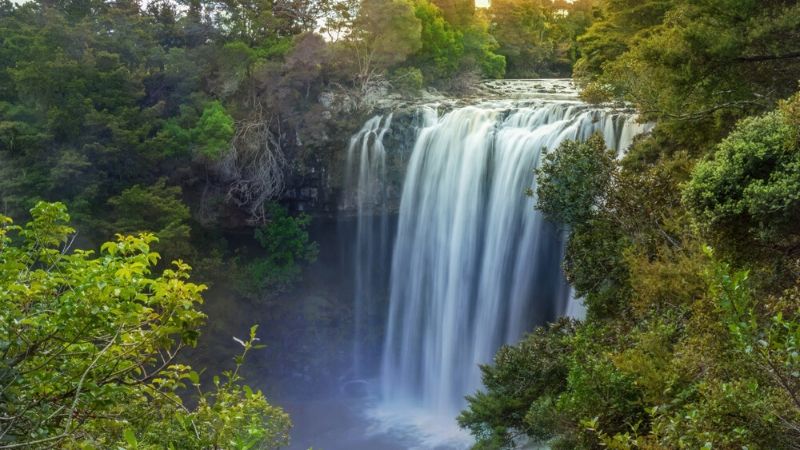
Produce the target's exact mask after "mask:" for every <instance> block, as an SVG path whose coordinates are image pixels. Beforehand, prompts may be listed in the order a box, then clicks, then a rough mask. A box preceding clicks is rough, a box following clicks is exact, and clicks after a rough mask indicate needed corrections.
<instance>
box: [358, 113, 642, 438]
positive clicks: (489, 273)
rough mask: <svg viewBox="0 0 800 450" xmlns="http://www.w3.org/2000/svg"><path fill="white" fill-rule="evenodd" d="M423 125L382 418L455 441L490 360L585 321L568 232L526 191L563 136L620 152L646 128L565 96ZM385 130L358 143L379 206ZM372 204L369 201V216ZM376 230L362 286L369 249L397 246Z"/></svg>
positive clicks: (404, 216)
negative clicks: (524, 341) (596, 137)
mask: <svg viewBox="0 0 800 450" xmlns="http://www.w3.org/2000/svg"><path fill="white" fill-rule="evenodd" d="M423 115H424V116H425V117H426V120H425V121H424V122H423V123H424V124H425V125H424V126H423V128H422V129H421V130H420V131H419V132H418V134H417V139H416V142H415V144H414V149H413V152H412V154H411V157H410V160H409V162H408V167H407V169H406V170H407V171H406V175H405V181H404V184H403V191H402V197H401V202H400V209H399V217H398V219H397V220H398V224H397V236H396V238H395V242H394V253H393V255H392V263H391V275H390V279H389V285H388V293H389V311H388V321H387V323H386V335H385V341H384V349H383V356H382V360H381V375H380V380H379V381H380V386H381V389H380V391H381V405H380V407H379V408H378V409H377V414H378V415H379V416H381V417H384V418H389V419H390V422H395V423H400V422H402V420H401V419H400V416H403V415H405V416H406V417H407V419H408V420H407V421H406V422H405V423H406V424H411V425H412V426H414V427H417V428H425V426H429V427H430V428H434V429H435V431H433V433H434V434H436V433H439V434H441V437H442V438H444V439H445V440H451V441H452V439H453V433H452V432H451V431H444V430H447V429H449V430H452V428H455V424H454V418H455V416H456V415H457V414H458V412H459V411H460V410H461V409H463V407H464V406H465V405H466V402H465V400H464V396H465V395H468V394H472V393H474V392H475V391H476V390H478V389H479V388H480V386H481V385H480V371H479V368H478V365H479V364H484V363H488V362H490V361H491V359H492V356H493V355H494V353H495V352H496V351H497V349H498V348H499V347H500V346H501V345H502V344H505V343H514V342H517V341H518V340H519V339H520V338H521V337H522V336H523V334H524V333H525V332H527V331H530V330H531V329H532V328H533V327H534V326H535V325H537V324H540V323H543V322H544V321H546V320H552V319H554V318H555V317H558V316H562V315H571V316H580V315H582V314H583V309H582V305H581V304H580V302H579V301H576V300H574V299H573V298H572V297H573V296H572V295H571V292H570V291H571V290H570V288H569V286H568V285H567V284H566V282H565V281H564V279H563V275H562V273H561V269H560V260H561V256H562V251H563V249H562V241H563V240H562V239H561V235H560V232H558V231H556V230H555V229H554V228H553V227H552V226H551V225H550V224H547V223H546V222H545V221H544V220H543V218H542V216H541V215H540V214H539V213H538V212H536V211H535V210H534V208H533V205H534V203H535V202H534V200H533V199H531V198H529V197H527V196H525V194H524V193H525V191H526V189H528V188H535V175H534V169H535V168H536V167H538V165H539V164H540V162H541V161H542V159H543V156H544V154H545V152H546V151H547V150H548V149H554V148H555V147H557V146H558V145H559V143H561V142H562V141H564V140H568V139H580V140H584V139H587V138H588V137H589V136H591V135H592V134H594V133H601V134H602V135H603V137H604V138H605V141H606V144H607V145H608V146H609V147H611V148H614V149H617V150H618V151H620V152H622V151H624V150H625V149H627V147H628V146H629V145H630V144H631V142H632V141H633V138H634V136H635V135H637V134H639V133H641V132H643V131H646V130H647V126H646V125H642V124H638V123H636V121H635V116H633V115H631V114H625V113H619V112H610V111H605V110H601V109H590V108H588V107H587V106H586V105H583V104H581V103H579V102H576V101H563V100H562V101H556V102H545V101H539V102H531V101H527V102H522V101H506V102H490V103H483V104H480V105H476V106H467V107H463V108H459V109H455V110H453V111H451V112H449V113H447V114H445V115H444V116H442V117H437V116H436V115H435V114H433V113H432V110H430V109H427V110H426V111H425V112H424V114H423ZM389 119H390V118H389ZM387 123H388V120H386V121H383V122H381V119H380V118H374V119H372V120H370V122H368V123H367V125H365V127H364V129H362V131H361V132H359V134H358V135H356V137H354V140H353V142H352V143H351V150H350V154H351V156H350V157H351V158H355V157H356V155H355V154H356V153H357V151H360V153H359V155H360V159H361V164H360V165H359V177H358V186H359V193H360V194H359V198H362V197H363V198H364V199H370V198H372V197H370V196H371V195H372V194H370V193H369V192H373V193H374V191H370V189H376V186H378V185H380V186H381V187H379V188H377V189H378V190H379V191H380V190H381V189H383V191H381V192H383V194H381V195H385V187H383V184H382V183H380V182H379V180H380V179H381V178H382V177H383V178H385V177H386V173H385V170H386V169H385V149H384V148H383V145H382V143H381V142H380V141H381V139H380V137H382V136H383V134H384V133H386V129H387V128H386V126H385V125H386V124H387ZM381 124H383V126H382V125H381ZM365 136H372V137H373V138H369V137H365ZM375 138H377V139H375ZM358 143H361V145H360V147H359V146H358V145H357V144H358ZM378 155H379V156H378ZM375 160H379V161H380V162H379V163H375ZM362 181H363V183H362ZM373 184H374V185H373ZM374 207H375V205H371V206H369V207H367V206H364V205H362V203H361V202H360V203H359V204H358V211H359V214H368V215H369V214H370V210H369V208H374ZM376 217H377V218H376ZM374 220H380V221H385V220H386V215H385V211H384V212H382V213H381V214H378V215H377V216H375V215H373V216H372V217H371V218H362V219H360V220H359V233H361V232H362V231H363V232H364V233H365V234H364V235H361V234H359V237H358V238H357V242H356V243H355V245H356V248H357V252H356V260H357V262H356V264H357V272H358V271H361V272H359V273H360V274H361V275H357V280H356V285H357V286H359V285H362V284H363V285H369V283H368V282H367V283H366V284H365V282H364V280H363V279H360V278H359V277H363V276H364V275H363V274H367V273H370V270H369V269H370V268H371V267H372V264H373V262H371V261H374V259H370V258H371V257H370V251H371V250H367V251H365V249H370V248H375V247H376V246H381V247H380V248H382V249H386V248H388V247H386V246H385V243H384V242H383V241H382V239H384V238H385V236H376V235H375V234H374V233H373V231H370V230H373V229H374V228H373V227H370V226H364V228H363V229H362V222H361V221H364V222H365V223H366V222H367V221H374ZM368 229H369V230H368ZM362 239H363V242H362ZM382 251H383V250H382ZM367 278H370V277H367ZM359 289H361V288H357V291H358V292H360V294H358V295H361V296H360V297H359V296H358V295H357V298H356V314H359V311H362V313H361V314H363V310H364V309H365V308H366V306H365V303H368V302H369V298H370V296H369V295H366V294H364V292H365V290H366V288H364V289H361V290H360V291H359ZM375 289H377V288H375ZM373 294H374V291H373ZM356 327H357V330H356V333H357V334H358V329H359V328H358V327H359V325H358V322H357V325H356ZM358 357H359V354H358V352H356V359H358ZM451 443H452V442H451ZM431 445H433V444H431Z"/></svg>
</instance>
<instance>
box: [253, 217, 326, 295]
mask: <svg viewBox="0 0 800 450" xmlns="http://www.w3.org/2000/svg"><path fill="white" fill-rule="evenodd" d="M267 214H268V215H269V221H268V222H267V224H266V225H264V226H262V227H260V228H258V229H256V231H255V236H254V237H255V239H256V241H258V243H259V244H260V245H261V247H262V248H263V249H264V251H265V252H266V256H265V257H263V258H262V257H258V258H256V259H255V260H254V261H252V262H250V263H248V264H247V265H246V266H245V267H244V272H243V275H244V277H245V280H246V281H243V282H242V284H243V285H244V286H245V287H246V289H247V290H248V291H249V293H250V294H253V295H264V294H266V293H267V292H268V291H269V293H270V294H275V293H278V292H281V291H283V290H285V289H287V288H288V287H289V286H291V284H292V283H294V282H296V281H297V280H298V279H299V278H300V275H301V273H302V267H303V264H307V263H312V262H314V261H316V259H317V254H318V253H319V247H318V245H317V243H316V242H312V241H311V239H310V238H309V235H308V231H306V228H307V227H308V224H309V223H310V222H311V217H310V216H308V215H306V214H300V215H298V216H295V217H292V216H290V215H289V214H288V212H287V211H286V209H285V208H283V207H282V206H280V205H278V204H277V203H271V204H270V205H268V207H267Z"/></svg>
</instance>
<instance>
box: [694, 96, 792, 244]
mask: <svg viewBox="0 0 800 450" xmlns="http://www.w3.org/2000/svg"><path fill="white" fill-rule="evenodd" d="M798 105H800V95H796V96H794V97H793V99H792V100H791V101H789V102H786V103H784V104H783V105H782V106H781V107H780V108H779V109H778V110H776V111H773V112H770V113H767V114H765V115H762V116H759V117H752V118H748V119H745V120H743V121H741V122H739V124H738V125H737V126H736V128H735V129H734V131H733V132H732V133H731V134H730V135H729V136H728V137H727V138H726V139H725V140H723V141H722V142H721V143H720V144H719V145H717V147H716V152H715V153H714V155H713V157H711V158H708V159H707V160H705V161H702V162H700V163H698V164H697V166H696V167H695V169H694V171H693V172H692V178H691V180H689V182H688V183H687V184H686V186H685V188H684V201H685V203H686V205H687V206H688V207H689V209H690V211H691V212H692V214H693V215H694V217H695V218H696V220H697V221H698V222H699V223H700V224H702V225H703V226H704V227H705V228H706V229H707V230H708V231H710V232H711V233H712V234H713V236H712V237H715V241H716V242H719V243H720V244H721V245H723V246H726V247H728V248H732V249H738V250H739V251H740V252H752V250H753V248H757V247H759V246H764V247H766V248H765V250H766V251H774V250H780V251H782V252H789V253H790V254H794V253H796V251H797V245H798V244H799V243H800V225H798V224H800V131H799V130H800V128H798V117H800V116H798V114H797V113H798V107H799V106H798Z"/></svg>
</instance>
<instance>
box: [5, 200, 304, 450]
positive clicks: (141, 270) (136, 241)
mask: <svg viewBox="0 0 800 450" xmlns="http://www.w3.org/2000/svg"><path fill="white" fill-rule="evenodd" d="M31 216H32V220H31V221H30V222H29V223H28V224H26V225H25V226H24V227H19V226H15V225H13V223H12V222H11V220H10V219H9V218H8V217H5V216H0V311H2V312H1V313H0V315H2V320H0V345H2V349H3V352H2V359H0V389H2V393H3V403H2V408H0V410H2V415H3V417H4V419H5V420H4V421H3V423H2V424H1V425H0V430H2V435H3V442H4V443H5V444H8V445H12V446H34V447H36V446H58V447H62V448H117V447H124V446H126V445H127V446H128V447H130V448H143V449H154V448H220V446H223V447H226V448H253V447H254V446H262V447H275V446H280V445H284V444H285V443H286V441H287V439H288V438H287V431H288V427H289V421H288V417H287V416H286V414H285V413H283V411H281V410H280V409H278V408H275V407H273V406H271V405H269V403H267V401H266V399H265V398H264V396H263V394H261V393H260V392H258V393H254V392H252V391H251V390H250V389H249V388H247V387H245V386H242V385H241V384H240V381H241V378H240V377H239V376H238V366H239V365H240V364H241V363H242V362H243V360H244V356H245V354H246V353H247V351H249V350H250V349H251V348H253V343H254V342H255V341H256V338H255V328H253V329H252V330H251V334H250V339H249V340H248V341H247V342H243V345H244V353H243V355H242V356H240V357H239V358H238V359H237V370H235V371H233V372H230V373H228V374H227V376H226V379H227V381H226V383H224V384H216V386H215V389H214V390H213V391H211V392H208V393H206V392H203V391H200V390H199V377H198V374H197V373H196V372H194V371H192V370H191V367H189V366H186V365H184V364H178V363H177V362H176V361H175V356H176V355H177V353H178V352H179V350H180V349H181V348H183V347H185V346H187V345H194V344H195V343H196V341H197V337H198V333H199V327H200V326H201V324H202V322H203V320H204V318H205V316H204V315H203V314H202V313H201V312H200V311H199V310H198V309H197V306H198V304H199V303H201V302H202V298H201V293H202V291H203V290H204V289H205V286H203V285H196V284H194V283H190V282H188V281H187V279H188V277H189V270H190V268H189V266H188V265H186V264H185V263H182V262H174V263H173V268H172V269H165V270H164V271H163V272H162V273H160V274H157V273H154V268H155V265H156V263H157V261H158V260H159V255H158V254H157V253H155V252H153V251H151V247H150V244H152V243H153V242H155V241H156V238H155V236H153V235H152V234H147V233H144V234H140V235H139V236H123V235H119V236H118V238H117V240H116V241H115V242H107V243H105V244H103V245H102V246H101V251H100V253H99V254H97V255H95V253H94V252H91V251H84V250H71V249H70V248H69V247H70V246H71V245H72V242H73V241H72V239H71V234H72V232H73V230H72V228H70V227H69V226H68V225H67V222H68V221H69V216H68V215H67V213H66V208H65V207H64V205H63V204H60V203H39V204H37V205H36V207H35V208H34V209H33V210H32V211H31ZM187 382H191V383H192V384H194V385H196V386H197V387H198V396H199V397H198V398H199V402H198V406H197V407H196V408H194V409H189V408H188V407H187V406H185V405H184V404H183V402H182V400H181V397H180V396H179V395H178V394H179V392H180V390H181V389H182V388H183V387H184V386H185V385H186V383H187Z"/></svg>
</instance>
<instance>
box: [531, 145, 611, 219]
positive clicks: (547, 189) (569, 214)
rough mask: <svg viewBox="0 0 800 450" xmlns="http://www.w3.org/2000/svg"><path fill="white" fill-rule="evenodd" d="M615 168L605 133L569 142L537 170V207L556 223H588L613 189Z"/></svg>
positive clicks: (550, 154) (545, 160)
mask: <svg viewBox="0 0 800 450" xmlns="http://www.w3.org/2000/svg"><path fill="white" fill-rule="evenodd" d="M615 168H616V161H615V159H614V153H613V152H612V151H610V150H608V149H607V148H606V144H605V141H604V140H603V137H602V136H600V135H594V136H593V137H592V138H590V139H589V140H588V141H586V142H578V141H565V142H564V143H562V144H561V145H560V146H559V147H558V148H557V149H555V150H554V151H552V152H550V153H548V154H547V156H545V159H544V162H543V163H542V166H541V167H540V168H539V169H537V170H536V175H537V179H536V209H538V210H540V211H542V213H544V214H545V215H546V216H547V217H548V218H549V219H551V220H553V221H554V222H556V223H560V224H564V225H568V226H575V225H579V224H582V223H585V222H586V221H587V220H589V219H590V218H591V217H592V216H593V215H594V214H595V213H596V212H597V211H598V207H599V206H600V205H601V204H602V202H603V201H604V199H605V198H606V197H607V195H608V193H609V192H610V190H611V188H612V181H613V178H614V171H615ZM531 194H533V193H531Z"/></svg>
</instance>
